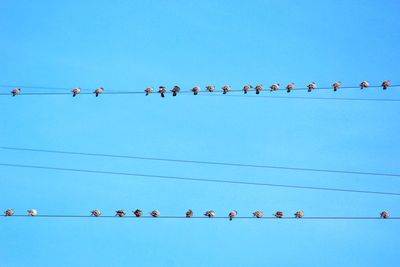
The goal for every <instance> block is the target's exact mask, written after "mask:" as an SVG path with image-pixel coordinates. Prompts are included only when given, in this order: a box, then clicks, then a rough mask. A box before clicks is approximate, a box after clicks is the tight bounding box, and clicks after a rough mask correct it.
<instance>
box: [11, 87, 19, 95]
mask: <svg viewBox="0 0 400 267" xmlns="http://www.w3.org/2000/svg"><path fill="white" fill-rule="evenodd" d="M11 94H12V96H16V95H19V94H21V89H20V88H15V89H13V90H12V91H11Z"/></svg>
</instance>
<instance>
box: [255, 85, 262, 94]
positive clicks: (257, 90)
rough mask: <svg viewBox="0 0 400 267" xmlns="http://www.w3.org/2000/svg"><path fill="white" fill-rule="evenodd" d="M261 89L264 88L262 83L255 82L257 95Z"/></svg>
mask: <svg viewBox="0 0 400 267" xmlns="http://www.w3.org/2000/svg"><path fill="white" fill-rule="evenodd" d="M262 90H264V85H262V84H257V85H256V94H257V95H258V94H260V92H261V91H262Z"/></svg>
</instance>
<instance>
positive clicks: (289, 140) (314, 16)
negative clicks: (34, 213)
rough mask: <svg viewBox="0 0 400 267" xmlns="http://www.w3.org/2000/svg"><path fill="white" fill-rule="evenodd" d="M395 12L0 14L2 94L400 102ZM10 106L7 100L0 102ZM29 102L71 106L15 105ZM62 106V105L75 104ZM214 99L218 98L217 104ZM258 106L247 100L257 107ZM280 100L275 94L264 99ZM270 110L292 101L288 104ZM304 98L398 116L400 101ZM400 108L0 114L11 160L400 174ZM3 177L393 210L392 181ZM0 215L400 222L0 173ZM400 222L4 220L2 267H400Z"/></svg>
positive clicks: (86, 101) (259, 6) (215, 4)
mask: <svg viewBox="0 0 400 267" xmlns="http://www.w3.org/2000/svg"><path fill="white" fill-rule="evenodd" d="M399 8H400V4H399V3H398V1H394V0H392V1H387V0H386V1H385V0H384V1H372V0H365V1H344V0H339V1H338V0H335V1H334V0H328V1H310V0H309V1H307V0H306V1H288V0H285V1H282V0H279V1H232V0H231V1H183V0H182V1H127V0H126V1H99V0H96V1H75V0H73V1H72V0H71V1H11V0H1V1H0V11H1V14H2V15H1V16H0V36H1V37H0V38H1V39H0V40H1V42H0V62H1V64H0V85H20V86H22V85H25V86H48V87H65V88H71V89H72V88H74V87H77V86H79V87H82V88H84V89H85V90H84V91H85V92H92V91H93V90H94V89H95V88H96V87H99V86H103V87H104V88H105V90H106V91H107V90H130V91H142V90H144V89H145V88H146V87H147V86H154V87H158V86H159V85H165V86H167V87H168V88H169V89H170V88H171V87H172V86H174V85H179V86H181V87H182V89H183V90H186V91H188V90H190V89H191V88H192V87H193V86H195V85H199V86H202V88H203V90H204V86H206V85H208V84H215V85H217V87H219V88H220V87H221V86H222V85H224V84H229V85H231V86H232V88H234V89H240V88H242V86H243V85H244V84H247V83H251V84H253V85H255V84H258V83H263V84H264V85H270V84H272V83H275V82H280V83H281V85H286V84H287V83H289V82H295V83H296V85H297V86H298V87H304V86H305V85H307V84H308V83H309V82H312V81H315V82H317V84H318V86H320V87H322V86H330V85H331V84H332V83H333V82H334V81H337V80H339V81H342V82H343V86H354V85H358V84H359V83H360V82H361V81H363V80H368V81H369V82H370V83H371V84H373V85H380V84H381V82H382V81H383V80H385V79H390V80H391V81H392V83H393V84H399V83H400V81H399V80H398V75H399V67H400V63H399V59H400V58H399V57H400V48H399V45H398V44H399V42H400V33H399V31H398V30H396V29H400V21H399V20H398V13H399ZM396 79H397V80H396ZM11 89H12V88H8V87H0V93H8V92H9V91H10V90H11ZM22 90H23V91H22V92H23V93H24V92H25V93H26V92H49V91H50V92H53V91H55V92H63V91H62V90H53V91H52V90H48V89H47V90H44V89H43V90H38V89H28V88H22ZM67 92H68V91H67ZM215 94H221V92H218V93H215ZM252 94H254V92H252ZM263 94H264V95H270V94H271V93H270V92H264V93H263ZM274 94H275V95H280V96H287V93H286V92H284V91H280V92H275V93H274ZM291 95H293V96H305V97H307V96H311V95H312V96H315V97H353V98H385V99H400V92H399V90H398V88H389V89H388V90H387V91H383V90H382V89H380V88H369V89H365V90H363V91H360V90H359V89H347V90H345V89H342V90H339V91H338V92H336V93H334V92H332V91H331V90H319V91H314V92H312V93H307V92H304V91H301V92H300V91H298V92H293V93H292V94H291ZM399 115H400V107H399V104H398V102H375V101H336V100H312V99H308V100H307V99H271V98H261V97H260V98H255V97H247V98H246V97H218V96H201V95H199V96H198V97H194V96H193V95H189V94H188V95H179V96H178V97H175V98H172V97H171V95H167V97H166V98H164V99H161V98H160V97H159V95H157V94H153V95H150V96H148V97H145V96H144V95H106V94H104V95H101V96H100V97H98V98H95V97H94V96H93V95H79V96H77V97H76V98H72V97H71V96H69V95H61V96H54V95H53V96H23V95H21V96H18V97H15V98H12V97H11V96H0V146H15V147H25V148H39V149H55V150H67V151H79V152H92V153H110V154H120V155H121V154H122V155H132V156H145V157H164V158H177V159H188V160H204V161H207V160H210V161H224V162H236V163H248V164H266V165H281V166H288V167H305V168H323V169H339V170H350V171H366V172H385V173H400V165H399V159H400V141H399V138H398V133H399V131H400V126H399V123H398V120H399ZM0 163H14V164H29V165H43V166H52V167H66V168H83V169H92V170H103V171H117V172H134V173H146V174H155V175H175V176H189V177H194V178H206V179H231V180H235V181H251V182H264V183H279V184H296V185H303V186H320V187H334V188H348V189H358V190H373V191H390V192H400V180H399V179H398V178H397V177H385V176H366V175H348V174H332V173H313V172H299V171H284V170H267V169H255V168H244V167H227V166H211V165H198V164H181V163H167V162H154V161H144V160H132V159H130V160H128V159H110V158H99V157H86V156H71V155H57V154H45V153H33V152H21V151H9V150H2V149H0ZM0 186H1V188H2V190H1V193H0V209H1V212H3V211H4V210H6V209H8V208H13V209H14V210H15V211H16V213H17V214H25V212H26V210H27V209H30V208H35V209H37V210H38V212H39V214H80V215H87V214H89V213H90V211H91V210H92V209H96V208H97V209H100V210H101V211H102V212H103V214H105V215H114V211H115V210H117V209H126V210H127V211H129V212H131V211H132V210H135V209H136V208H141V209H142V210H144V211H145V212H146V213H148V212H150V211H151V210H153V209H159V210H160V212H161V214H162V215H176V216H179V215H182V216H183V215H184V213H185V211H186V210H187V209H189V208H190V209H192V210H193V211H194V213H195V215H201V214H202V213H203V212H204V211H206V210H208V209H213V210H215V211H216V212H217V215H220V216H227V214H228V213H229V211H230V210H232V209H236V210H237V211H238V213H239V214H238V215H239V216H250V215H251V213H252V212H253V211H254V210H257V209H260V210H263V211H264V213H265V214H266V215H270V214H272V213H274V212H275V211H277V210H282V211H284V212H285V214H287V215H288V216H291V215H292V214H293V213H294V212H295V211H297V210H304V211H305V214H306V216H379V213H380V212H381V211H382V210H388V211H390V213H391V215H392V216H400V206H399V200H400V199H399V197H398V196H385V195H372V194H356V193H341V192H326V191H312V190H295V189H284V188H273V187H263V186H250V185H231V184H217V183H202V182H189V181H173V180H162V179H156V178H146V177H125V176H111V175H101V174H82V173H73V172H61V171H49V170H37V169H23V168H11V167H4V166H0ZM399 223H400V222H399V221H397V220H385V221H384V220H371V221H358V220H357V221H356V220H346V221H338V220H332V221H329V220H324V221H318V220H315V221H314V220H233V221H232V222H230V221H229V220H228V219H227V220H212V219H210V220H208V219H207V220H168V219H164V220H163V219H160V220H157V219H150V220H149V219H142V220H135V219H100V218H82V219H72V218H71V219H54V218H20V217H12V218H5V217H1V218H0V266H1V267H18V266H27V265H29V266H41V267H45V266H60V267H63V266H127V265H129V264H130V265H135V266H228V265H229V266H249V265H251V266H266V265H270V266H377V265H385V266H396V265H397V262H398V251H399V250H400V245H399V244H400V242H399V241H400V236H399Z"/></svg>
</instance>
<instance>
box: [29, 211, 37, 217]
mask: <svg viewBox="0 0 400 267" xmlns="http://www.w3.org/2000/svg"><path fill="white" fill-rule="evenodd" d="M28 214H29V215H31V216H36V215H37V210H34V209H31V210H28Z"/></svg>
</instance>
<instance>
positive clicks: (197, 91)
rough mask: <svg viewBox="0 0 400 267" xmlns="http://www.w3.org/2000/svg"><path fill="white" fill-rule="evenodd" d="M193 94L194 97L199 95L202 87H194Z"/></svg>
mask: <svg viewBox="0 0 400 267" xmlns="http://www.w3.org/2000/svg"><path fill="white" fill-rule="evenodd" d="M192 92H193V94H194V95H197V94H198V93H199V92H200V87H199V86H195V87H193V89H192Z"/></svg>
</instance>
